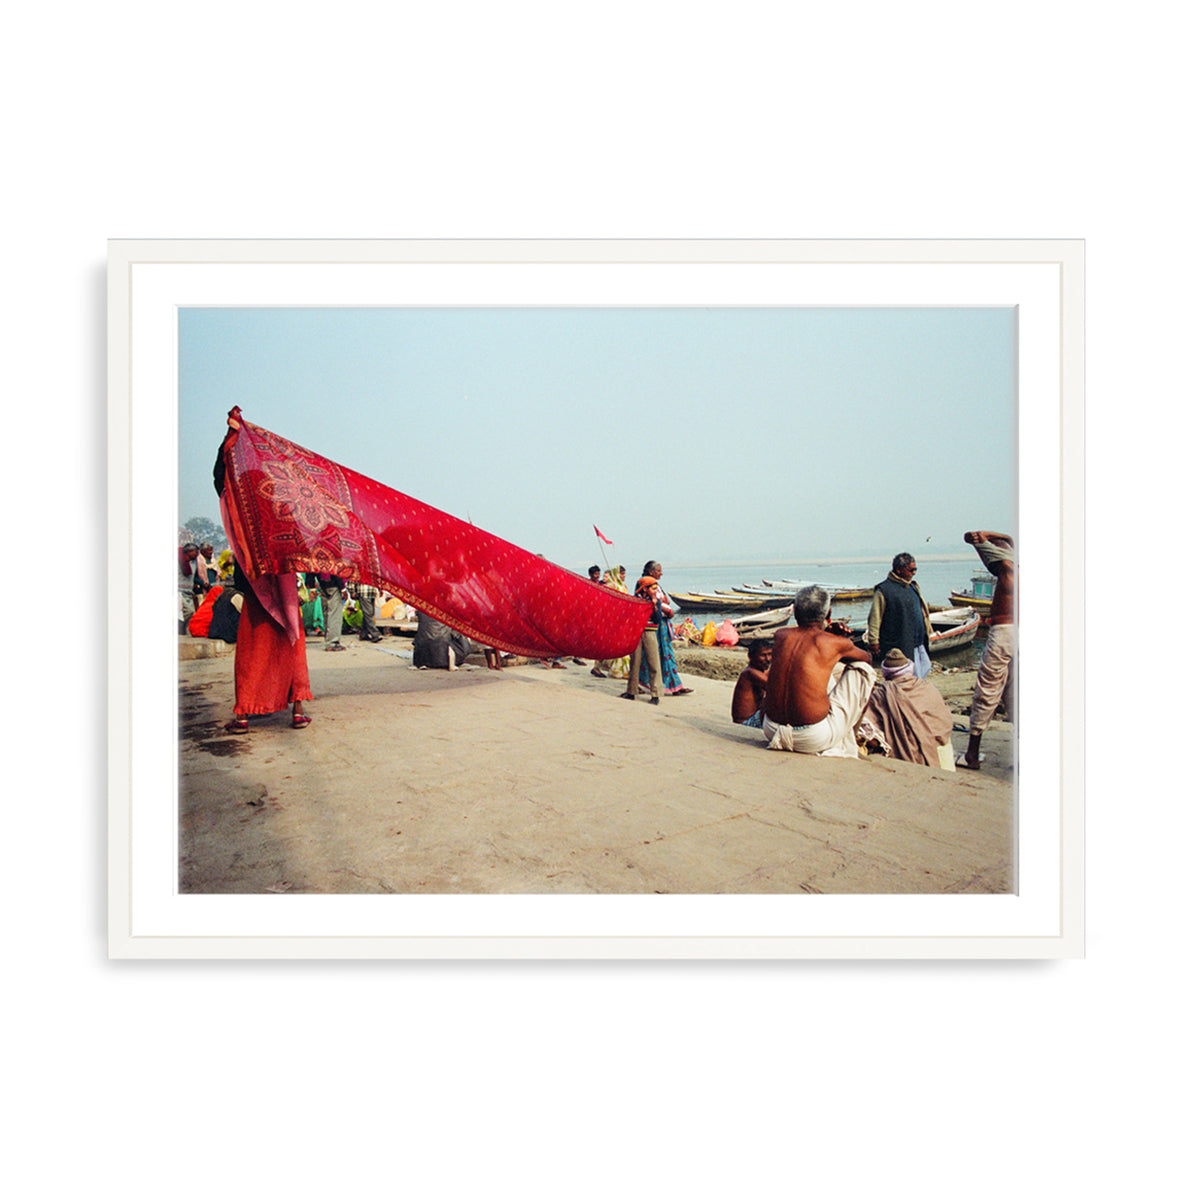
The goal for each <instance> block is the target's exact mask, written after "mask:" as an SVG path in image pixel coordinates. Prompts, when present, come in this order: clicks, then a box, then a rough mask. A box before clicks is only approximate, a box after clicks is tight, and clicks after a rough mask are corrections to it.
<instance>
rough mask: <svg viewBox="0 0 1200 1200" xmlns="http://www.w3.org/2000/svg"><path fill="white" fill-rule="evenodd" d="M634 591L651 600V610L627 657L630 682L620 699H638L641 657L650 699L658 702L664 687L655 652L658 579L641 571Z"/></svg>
mask: <svg viewBox="0 0 1200 1200" xmlns="http://www.w3.org/2000/svg"><path fill="white" fill-rule="evenodd" d="M634 595H635V596H641V598H642V599H643V600H649V601H650V613H649V616H647V618H646V628H645V629H643V630H642V636H641V639H640V640H639V641H638V644H637V645H636V646H634V648H633V654H632V655H631V656H630V659H629V682H628V684H627V686H626V688H625V691H624V692H623V693H622V699H624V700H636V699H637V690H638V676H639V674H640V673H641V669H642V660H643V659H644V660H645V661H646V663H647V669H648V671H649V686H650V703H651V704H657V703H658V702H659V701H660V700H661V699H662V690H663V686H662V660H661V658H660V657H659V652H658V626H659V622H660V621H661V620H662V612H661V610H660V609H659V607H658V580H657V579H655V578H654V576H653V575H643V576H642V577H641V579H639V580H638V582H637V587H636V588H635V589H634Z"/></svg>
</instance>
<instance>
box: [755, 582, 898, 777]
mask: <svg viewBox="0 0 1200 1200" xmlns="http://www.w3.org/2000/svg"><path fill="white" fill-rule="evenodd" d="M793 611H794V612H795V615H796V628H795V629H781V630H779V632H778V633H776V634H775V642H774V645H773V647H772V654H771V669H770V671H769V672H768V674H767V695H766V704H765V706H764V711H763V723H762V731H763V737H764V738H765V739H766V742H767V748H768V749H770V750H790V751H793V752H794V753H797V754H821V755H825V756H827V757H830V758H857V757H858V743H857V742H856V741H855V736H854V734H855V729H856V727H857V725H858V722H859V720H860V719H861V718H862V715H863V711H864V710H865V709H866V707H867V701H868V700H869V699H870V696H871V689H872V688H873V687H874V686H875V671H874V669H873V668H872V666H871V655H870V654H869V653H868V652H867V651H866V650H860V649H859V648H858V647H857V646H856V645H855V644H854V643H853V642H852V641H851V640H850V639H849V638H848V637H844V636H843V635H842V634H840V633H833V632H830V631H829V630H827V629H826V627H825V626H826V622H827V620H828V618H829V613H830V602H829V593H828V592H826V591H825V589H824V588H820V587H816V586H815V585H814V586H810V587H804V588H801V589H800V590H799V591H798V592H797V593H796V602H795V604H794V606H793Z"/></svg>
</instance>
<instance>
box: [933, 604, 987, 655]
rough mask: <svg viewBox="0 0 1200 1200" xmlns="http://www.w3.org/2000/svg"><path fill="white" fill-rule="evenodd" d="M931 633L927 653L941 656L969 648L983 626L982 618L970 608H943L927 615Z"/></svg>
mask: <svg viewBox="0 0 1200 1200" xmlns="http://www.w3.org/2000/svg"><path fill="white" fill-rule="evenodd" d="M929 623H930V624H931V625H932V626H933V633H932V634H931V635H930V638H929V653H930V654H941V653H943V652H944V651H946V650H956V649H958V648H959V647H960V646H969V645H970V644H971V643H972V642H973V641H974V640H975V635H976V634H977V633H978V632H979V630H980V628H981V627H982V625H983V618H982V617H981V616H980V615H979V614H978V613H977V612H975V611H974V609H971V608H965V607H964V608H944V609H942V610H941V611H939V612H931V613H930V614H929Z"/></svg>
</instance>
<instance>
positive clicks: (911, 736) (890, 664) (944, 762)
mask: <svg viewBox="0 0 1200 1200" xmlns="http://www.w3.org/2000/svg"><path fill="white" fill-rule="evenodd" d="M882 670H883V682H882V683H880V684H876V686H875V690H874V691H873V692H872V693H871V699H870V701H869V702H868V704H867V711H866V713H865V715H864V716H863V719H862V723H861V724H860V725H859V727H858V740H859V741H860V742H862V743H863V744H864V745H865V746H866V747H867V749H868V750H869V751H875V752H876V753H882V754H886V755H887V756H888V757H889V758H898V759H900V760H902V761H903V762H911V763H919V764H920V765H921V766H925V767H940V768H941V769H942V770H943V771H953V770H954V750H953V748H952V747H951V745H950V734H951V732H952V731H953V729H954V715H953V714H952V713H951V712H950V710H949V709H948V708H947V707H946V702H945V700H943V699H942V695H941V693H940V692H939V691H938V690H937V688H935V687H934V686H933V684H932V683H930V682H929V681H928V680H927V679H918V678H917V676H916V673H915V671H914V670H913V663H912V660H911V659H909V658H908V657H907V656H906V655H905V653H904V651H903V650H889V651H888V652H887V654H886V655H885V656H884V659H883V667H882Z"/></svg>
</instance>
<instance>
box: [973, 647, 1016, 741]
mask: <svg viewBox="0 0 1200 1200" xmlns="http://www.w3.org/2000/svg"><path fill="white" fill-rule="evenodd" d="M1016 656H1017V634H1016V629H1015V628H1014V626H1012V625H993V626H992V627H991V629H990V630H989V631H988V640H987V645H986V646H985V647H984V650H983V659H982V661H981V662H980V664H979V671H978V673H977V674H976V676H975V692H974V695H972V697H971V736H972V737H980V736H982V735H983V733H984V732H985V731H986V730H987V727H988V725H989V724H990V723H991V720H992V717H994V716H995V715H996V709H997V708H999V707H1000V701H1001V700H1002V699H1004V697H1005V695H1006V693H1007V695H1008V700H1009V704H1008V717H1009V720H1010V721H1011V720H1013V719H1014V716H1015V714H1014V713H1013V704H1012V700H1013V676H1014V675H1015V674H1016V665H1017V664H1016Z"/></svg>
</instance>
